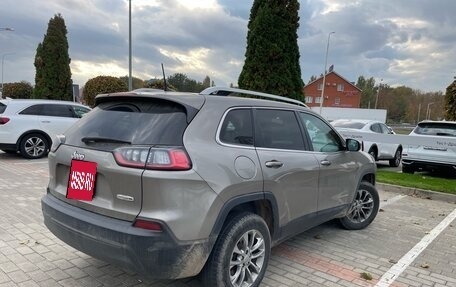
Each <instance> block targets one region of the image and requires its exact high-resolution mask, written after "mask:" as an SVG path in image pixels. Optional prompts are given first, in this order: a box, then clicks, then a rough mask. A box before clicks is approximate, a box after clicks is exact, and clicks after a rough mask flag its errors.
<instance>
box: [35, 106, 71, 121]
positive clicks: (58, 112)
mask: <svg viewBox="0 0 456 287" xmlns="http://www.w3.org/2000/svg"><path fill="white" fill-rule="evenodd" d="M43 116H50V117H65V118H73V117H74V116H73V111H72V110H71V107H70V106H67V105H54V104H47V105H43Z"/></svg>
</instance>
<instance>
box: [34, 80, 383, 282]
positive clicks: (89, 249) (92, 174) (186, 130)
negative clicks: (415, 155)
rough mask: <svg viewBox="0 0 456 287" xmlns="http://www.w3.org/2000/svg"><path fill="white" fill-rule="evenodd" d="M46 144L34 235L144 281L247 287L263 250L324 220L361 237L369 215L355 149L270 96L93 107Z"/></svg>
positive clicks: (363, 158)
mask: <svg viewBox="0 0 456 287" xmlns="http://www.w3.org/2000/svg"><path fill="white" fill-rule="evenodd" d="M240 94H242V95H243V97H238V95H240ZM253 97H260V98H265V99H259V98H253ZM309 124H312V126H313V128H314V130H313V132H312V136H311V135H310V134H309V132H308V130H307V128H306V127H307V126H308V125H309ZM60 139H61V142H56V143H54V146H53V147H52V150H51V152H50V154H49V168H50V181H49V185H48V188H47V194H46V195H45V196H44V197H43V198H42V210H43V215H44V222H45V224H46V226H47V227H48V228H49V230H50V231H51V232H52V233H54V234H55V235H56V236H57V237H58V238H60V239H61V240H63V241H64V242H66V243H68V244H69V245H71V246H73V247H74V248H76V249H78V250H80V251H82V252H84V253H87V254H89V255H91V256H94V257H96V258H99V259H101V260H105V261H107V262H110V263H113V264H116V265H119V266H121V267H124V268H126V269H129V270H133V271H136V272H138V273H140V274H143V275H146V276H149V277H156V278H183V277H189V276H194V275H196V274H198V273H200V272H202V276H201V278H202V280H203V282H204V284H205V286H211V287H213V286H258V285H259V284H260V282H261V280H262V278H263V276H264V273H265V270H266V267H267V264H268V259H269V256H270V250H271V246H273V245H274V244H277V243H279V242H281V241H283V240H284V239H286V238H288V237H290V236H293V235H295V234H297V233H300V232H302V231H304V230H306V229H309V228H311V227H313V226H316V225H319V224H321V223H323V222H325V221H328V220H331V219H334V218H337V219H338V220H339V221H340V222H341V224H342V226H343V227H345V228H347V229H361V228H364V227H366V226H368V225H369V224H370V223H371V222H372V220H373V219H374V218H375V216H376V214H377V211H378V207H379V197H378V193H377V190H376V188H375V172H376V165H375V163H374V161H373V159H372V157H371V156H369V155H368V154H367V153H363V152H359V149H360V143H359V142H358V141H356V140H353V139H347V140H343V139H342V137H341V136H340V135H339V134H338V133H337V132H336V131H335V130H334V129H333V128H332V127H331V125H330V124H329V123H328V122H326V121H325V120H324V119H322V118H321V117H320V116H319V115H317V114H315V113H314V112H312V111H311V110H310V109H308V108H307V107H306V106H305V105H304V104H303V103H301V102H299V101H296V100H292V99H288V98H283V97H278V96H275V95H268V94H263V93H258V92H253V91H245V90H239V89H233V88H215V87H213V88H209V89H207V90H205V91H203V92H202V93H200V94H190V93H171V92H164V91H150V92H148V91H144V90H142V91H133V92H128V93H114V94H107V95H99V96H97V97H96V108H94V110H93V111H92V112H90V113H89V114H87V116H85V117H84V118H82V119H81V120H80V121H79V122H78V123H77V124H76V125H75V126H73V127H72V128H70V129H69V130H68V131H67V132H66V134H65V137H64V138H63V137H60Z"/></svg>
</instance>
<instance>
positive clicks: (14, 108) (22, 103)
mask: <svg viewBox="0 0 456 287" xmlns="http://www.w3.org/2000/svg"><path fill="white" fill-rule="evenodd" d="M0 103H2V104H3V105H6V109H5V112H4V113H11V112H12V113H15V112H18V111H20V110H22V109H24V108H26V107H28V106H31V105H34V104H56V105H73V106H80V107H84V108H88V109H91V108H90V107H87V106H85V105H83V104H80V103H76V102H70V101H59V100H46V99H7V100H0Z"/></svg>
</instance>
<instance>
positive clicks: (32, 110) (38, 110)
mask: <svg viewBox="0 0 456 287" xmlns="http://www.w3.org/2000/svg"><path fill="white" fill-rule="evenodd" d="M43 108H44V105H42V104H39V105H32V106H30V107H27V108H25V109H24V110H22V111H21V112H20V113H19V114H20V115H34V116H41V115H42V114H43Z"/></svg>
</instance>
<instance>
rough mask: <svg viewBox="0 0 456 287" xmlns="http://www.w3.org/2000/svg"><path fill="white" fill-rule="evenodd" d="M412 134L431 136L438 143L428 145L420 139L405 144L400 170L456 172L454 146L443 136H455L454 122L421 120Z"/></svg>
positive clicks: (455, 149)
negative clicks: (415, 142)
mask: <svg viewBox="0 0 456 287" xmlns="http://www.w3.org/2000/svg"><path fill="white" fill-rule="evenodd" d="M410 135H412V136H420V137H424V138H426V137H427V138H429V137H433V138H434V139H435V140H436V142H438V143H439V144H440V145H439V146H436V145H435V144H434V145H433V146H429V145H426V144H423V143H420V141H417V144H416V145H409V146H406V148H405V149H404V152H403V153H402V156H403V162H402V172H404V173H414V172H415V171H445V172H448V171H449V173H452V174H456V146H455V145H454V144H452V143H450V142H448V141H447V140H445V138H456V122H454V121H453V122H452V121H423V122H420V123H418V125H417V126H416V127H415V128H414V129H413V131H412V132H411V133H410Z"/></svg>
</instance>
